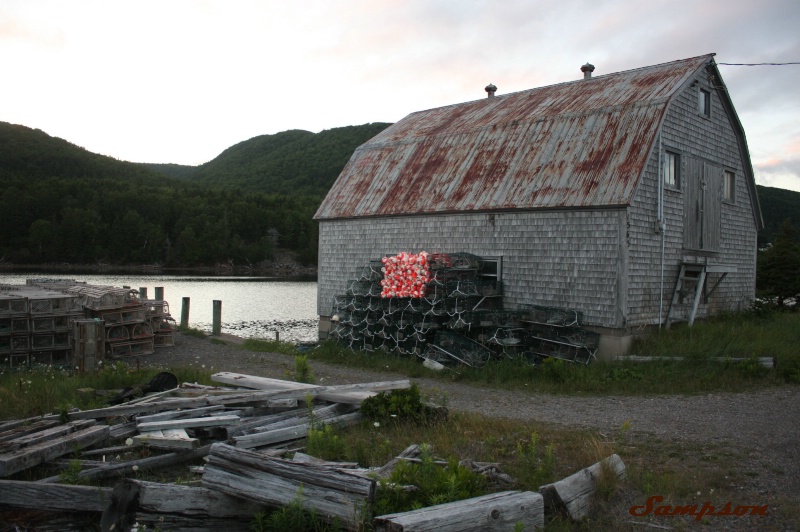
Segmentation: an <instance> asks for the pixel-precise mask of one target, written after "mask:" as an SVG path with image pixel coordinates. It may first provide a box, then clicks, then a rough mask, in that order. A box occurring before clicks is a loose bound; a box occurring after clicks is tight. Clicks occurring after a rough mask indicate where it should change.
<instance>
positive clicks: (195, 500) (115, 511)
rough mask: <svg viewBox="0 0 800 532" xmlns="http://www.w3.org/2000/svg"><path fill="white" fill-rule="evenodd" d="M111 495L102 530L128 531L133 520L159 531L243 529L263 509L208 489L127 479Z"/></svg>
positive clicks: (102, 522)
mask: <svg viewBox="0 0 800 532" xmlns="http://www.w3.org/2000/svg"><path fill="white" fill-rule="evenodd" d="M111 498H112V502H111V504H109V505H107V508H105V509H104V510H105V511H104V512H103V517H102V519H101V527H102V530H109V531H110V530H128V529H129V528H130V526H131V525H132V524H133V523H139V524H140V525H141V526H145V527H153V528H154V529H161V530H184V529H191V530H232V531H233V530H246V529H247V528H248V526H247V525H248V524H249V523H250V522H252V520H253V516H254V515H255V514H256V513H258V512H259V511H261V510H262V509H263V506H262V505H260V504H257V503H254V502H252V501H248V500H246V499H241V498H238V497H232V496H230V495H226V494H225V493H222V492H220V491H216V490H211V489H208V488H203V487H194V486H185V485H178V484H160V483H156V482H144V481H140V480H130V479H129V480H123V481H122V482H119V483H118V484H117V485H116V486H115V487H114V490H113V494H112V495H111ZM166 523H169V525H168V526H167V525H166Z"/></svg>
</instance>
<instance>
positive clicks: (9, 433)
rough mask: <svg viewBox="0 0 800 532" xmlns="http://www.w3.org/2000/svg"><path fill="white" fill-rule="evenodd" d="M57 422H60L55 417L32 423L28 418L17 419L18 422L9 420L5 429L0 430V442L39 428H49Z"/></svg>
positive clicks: (36, 430)
mask: <svg viewBox="0 0 800 532" xmlns="http://www.w3.org/2000/svg"><path fill="white" fill-rule="evenodd" d="M26 422H27V423H26ZM58 424H60V421H59V420H57V419H39V420H38V421H34V422H32V423H31V422H29V420H19V423H15V422H9V423H8V424H7V429H6V430H3V432H0V442H5V441H8V440H13V439H15V438H19V437H21V436H26V435H28V434H31V433H34V432H38V431H40V430H45V429H49V428H51V427H55V426H56V425H58Z"/></svg>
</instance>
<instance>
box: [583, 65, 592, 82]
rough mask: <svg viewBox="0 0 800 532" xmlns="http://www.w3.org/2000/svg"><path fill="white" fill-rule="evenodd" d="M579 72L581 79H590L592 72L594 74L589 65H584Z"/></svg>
mask: <svg viewBox="0 0 800 532" xmlns="http://www.w3.org/2000/svg"><path fill="white" fill-rule="evenodd" d="M581 72H583V79H592V72H594V65H593V64H591V63H586V64H585V65H583V66H582V67H581Z"/></svg>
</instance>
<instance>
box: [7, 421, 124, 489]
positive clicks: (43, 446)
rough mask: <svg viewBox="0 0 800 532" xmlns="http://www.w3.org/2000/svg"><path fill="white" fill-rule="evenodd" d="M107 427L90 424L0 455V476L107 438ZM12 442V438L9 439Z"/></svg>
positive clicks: (11, 473)
mask: <svg viewBox="0 0 800 532" xmlns="http://www.w3.org/2000/svg"><path fill="white" fill-rule="evenodd" d="M108 432H109V427H108V426H106V425H103V426H92V427H87V428H82V429H80V430H78V431H76V432H72V433H68V434H65V435H62V436H60V437H57V438H55V439H51V440H46V441H40V442H38V443H36V444H33V445H29V446H27V447H22V448H19V449H16V450H13V451H10V452H7V453H4V454H2V455H0V477H7V476H9V475H13V474H14V473H16V472H18V471H22V470H23V469H28V468H29V467H33V466H35V465H39V464H41V463H43V462H46V461H47V460H51V459H53V458H58V457H59V456H64V455H65V454H69V453H71V452H73V451H75V449H83V448H84V447H89V446H90V445H94V444H95V443H99V442H101V441H103V440H105V439H107V438H108ZM11 441H12V442H13V440H11Z"/></svg>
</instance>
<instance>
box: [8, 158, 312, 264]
mask: <svg viewBox="0 0 800 532" xmlns="http://www.w3.org/2000/svg"><path fill="white" fill-rule="evenodd" d="M0 181H2V183H3V187H2V196H0V227H2V228H3V230H2V233H0V258H2V259H5V260H6V261H9V262H13V263H17V264H38V263H50V262H70V263H79V264H93V263H99V262H100V263H108V264H117V265H125V264H143V263H159V264H163V265H166V266H198V265H215V264H219V263H227V262H233V263H234V264H236V265H253V266H255V265H258V264H259V263H262V262H263V261H268V260H271V259H272V258H273V254H274V252H275V250H276V249H278V248H283V249H289V250H294V251H297V252H298V257H299V259H300V260H301V261H302V262H304V263H308V264H315V263H316V258H317V257H316V256H317V227H316V222H314V221H313V220H312V217H313V215H314V212H315V211H316V209H317V207H318V206H319V203H320V201H321V198H319V197H312V196H285V195H275V194H265V193H258V192H250V193H239V192H236V191H234V190H213V189H204V188H201V187H197V186H193V185H191V184H185V183H180V182H177V181H174V180H170V179H127V180H121V179H118V178H116V177H99V178H97V177H91V178H90V177H50V178H41V179H30V178H28V177H27V176H24V175H19V174H13V173H10V172H8V171H0Z"/></svg>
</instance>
